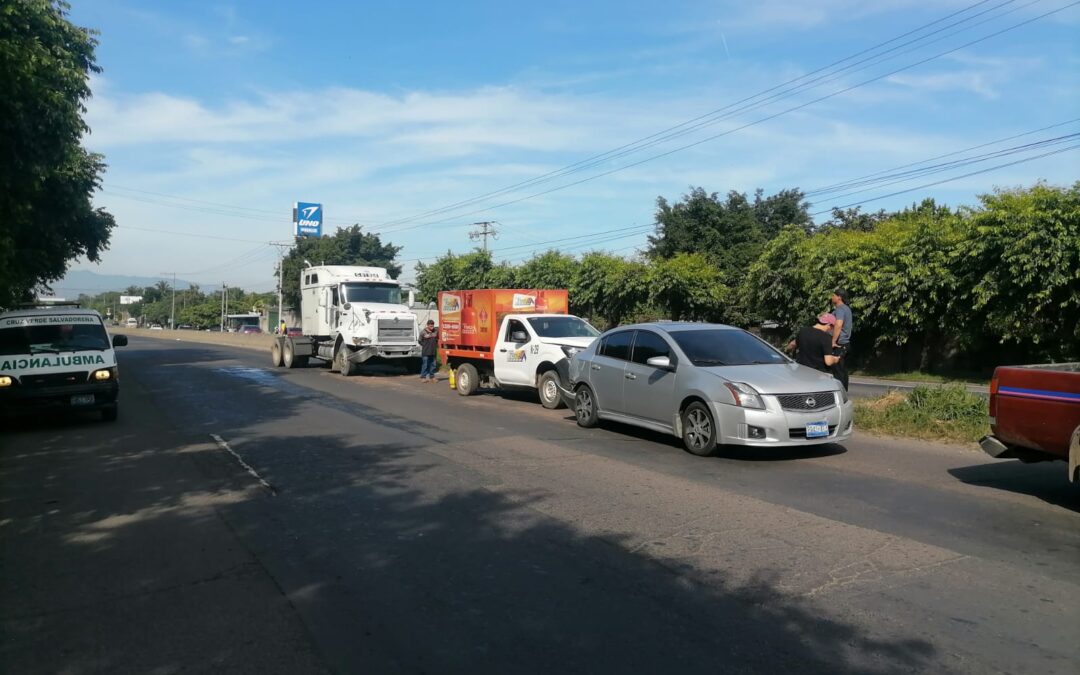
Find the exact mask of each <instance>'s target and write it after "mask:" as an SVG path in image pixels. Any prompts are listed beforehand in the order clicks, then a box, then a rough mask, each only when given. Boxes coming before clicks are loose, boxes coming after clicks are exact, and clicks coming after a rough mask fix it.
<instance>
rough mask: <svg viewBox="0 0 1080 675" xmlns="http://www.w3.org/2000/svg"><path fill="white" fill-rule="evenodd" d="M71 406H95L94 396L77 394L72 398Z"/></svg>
mask: <svg viewBox="0 0 1080 675" xmlns="http://www.w3.org/2000/svg"><path fill="white" fill-rule="evenodd" d="M71 405H94V395H93V394H76V395H75V396H72V397H71Z"/></svg>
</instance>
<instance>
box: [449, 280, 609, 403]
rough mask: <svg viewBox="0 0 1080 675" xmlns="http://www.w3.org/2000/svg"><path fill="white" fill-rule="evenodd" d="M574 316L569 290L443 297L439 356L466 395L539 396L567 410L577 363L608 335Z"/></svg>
mask: <svg viewBox="0 0 1080 675" xmlns="http://www.w3.org/2000/svg"><path fill="white" fill-rule="evenodd" d="M567 310H568V294H567V292H566V291H565V290H538V289H521V288H517V289H503V288H498V289H492V288H486V289H478V290H473V291H440V292H439V349H440V351H441V353H442V359H443V361H444V362H445V363H446V364H447V365H449V366H450V368H451V369H453V371H454V375H455V386H456V388H457V390H458V393H459V394H461V395H462V396H469V395H470V394H473V393H474V392H475V391H476V390H477V389H478V388H479V387H480V386H481V385H494V386H496V387H499V388H507V389H509V388H513V389H535V390H538V392H539V395H540V402H541V403H542V404H543V405H544V407H545V408H558V407H561V406H562V405H563V400H562V393H561V391H560V389H561V388H562V387H563V386H564V383H565V382H567V372H568V364H569V359H570V358H572V357H573V356H574V354H576V353H577V352H579V351H581V350H582V349H585V348H586V347H588V346H589V344H591V343H592V341H593V340H594V339H596V336H597V335H599V334H600V332H599V331H598V330H596V329H595V328H593V327H592V326H591V325H589V323H588V322H586V321H585V320H583V319H581V318H578V317H576V316H573V315H571V314H568V313H567Z"/></svg>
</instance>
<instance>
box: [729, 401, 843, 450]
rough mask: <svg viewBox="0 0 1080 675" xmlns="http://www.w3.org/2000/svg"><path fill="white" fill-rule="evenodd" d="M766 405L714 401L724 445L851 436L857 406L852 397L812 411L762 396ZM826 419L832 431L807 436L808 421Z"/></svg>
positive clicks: (768, 444) (772, 444) (815, 442)
mask: <svg viewBox="0 0 1080 675" xmlns="http://www.w3.org/2000/svg"><path fill="white" fill-rule="evenodd" d="M762 400H763V402H764V403H765V409H764V410H762V409H756V408H742V407H739V406H734V405H728V404H725V403H715V402H714V403H713V404H712V409H713V415H714V416H715V418H716V420H717V426H718V427H719V433H720V437H719V438H718V439H717V442H718V443H721V444H723V445H745V446H754V447H763V448H764V447H779V446H800V445H821V444H823V443H836V442H839V441H845V440H847V439H849V438H851V432H852V430H853V428H854V424H853V421H854V415H855V408H854V406H853V405H852V403H851V401H848V402H847V403H841V404H840V405H833V406H831V407H829V408H825V409H823V410H817V411H812V412H803V411H793V410H784V409H783V408H781V407H780V404H779V403H778V402H777V400H776V399H775V398H774V397H771V396H762ZM820 422H825V423H826V424H828V427H829V434H828V435H827V436H823V437H820V438H807V437H806V427H807V425H808V424H815V423H820Z"/></svg>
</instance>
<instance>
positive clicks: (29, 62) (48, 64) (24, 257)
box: [0, 0, 115, 306]
mask: <svg viewBox="0 0 1080 675" xmlns="http://www.w3.org/2000/svg"><path fill="white" fill-rule="evenodd" d="M67 15H68V5H67V3H64V2H58V1H55V0H51V1H50V0H19V1H16V2H5V3H3V4H2V5H0V91H2V92H3V96H0V212H2V213H3V214H4V218H3V219H2V220H0V306H3V305H11V304H14V303H17V302H19V301H21V300H26V299H29V298H30V297H32V295H33V293H34V291H35V290H36V289H38V288H40V287H42V286H43V285H45V284H47V283H48V282H50V281H55V280H57V279H59V278H61V277H62V276H63V275H64V273H65V272H66V271H67V266H68V263H69V262H70V261H72V260H74V259H75V258H77V257H79V256H86V258H87V259H88V260H90V261H94V262H96V261H98V260H99V258H100V255H101V252H102V251H104V250H105V249H106V248H108V243H109V235H110V232H111V231H112V228H113V227H114V226H115V221H114V220H113V217H112V216H111V215H109V214H108V213H107V212H105V211H104V210H102V209H94V208H93V207H92V206H91V203H90V197H91V195H92V194H93V192H94V190H95V189H97V187H98V186H99V185H100V176H101V174H102V172H103V171H104V170H105V165H104V163H103V162H102V158H101V156H100V155H96V154H92V153H89V152H87V151H86V150H85V149H84V148H83V147H82V145H81V138H82V136H83V134H84V133H87V132H88V131H89V128H88V127H87V126H86V123H85V122H84V121H83V117H82V116H83V114H84V113H85V112H86V108H85V106H84V101H85V100H86V99H87V98H88V97H89V96H90V87H89V76H90V73H97V72H99V71H100V69H99V68H98V67H97V65H96V63H95V60H94V48H95V47H96V45H97V40H95V39H94V38H93V32H92V31H89V30H87V29H84V28H79V27H77V26H75V25H73V24H72V23H71V22H69V21H68V19H67Z"/></svg>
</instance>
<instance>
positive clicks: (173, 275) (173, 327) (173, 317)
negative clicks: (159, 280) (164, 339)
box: [158, 272, 176, 330]
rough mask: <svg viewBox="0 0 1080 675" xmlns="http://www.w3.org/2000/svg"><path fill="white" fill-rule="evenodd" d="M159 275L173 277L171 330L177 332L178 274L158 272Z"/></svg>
mask: <svg viewBox="0 0 1080 675" xmlns="http://www.w3.org/2000/svg"><path fill="white" fill-rule="evenodd" d="M158 274H160V275H161V276H168V275H170V274H171V275H172V309H170V310H169V330H176V272H158Z"/></svg>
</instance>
